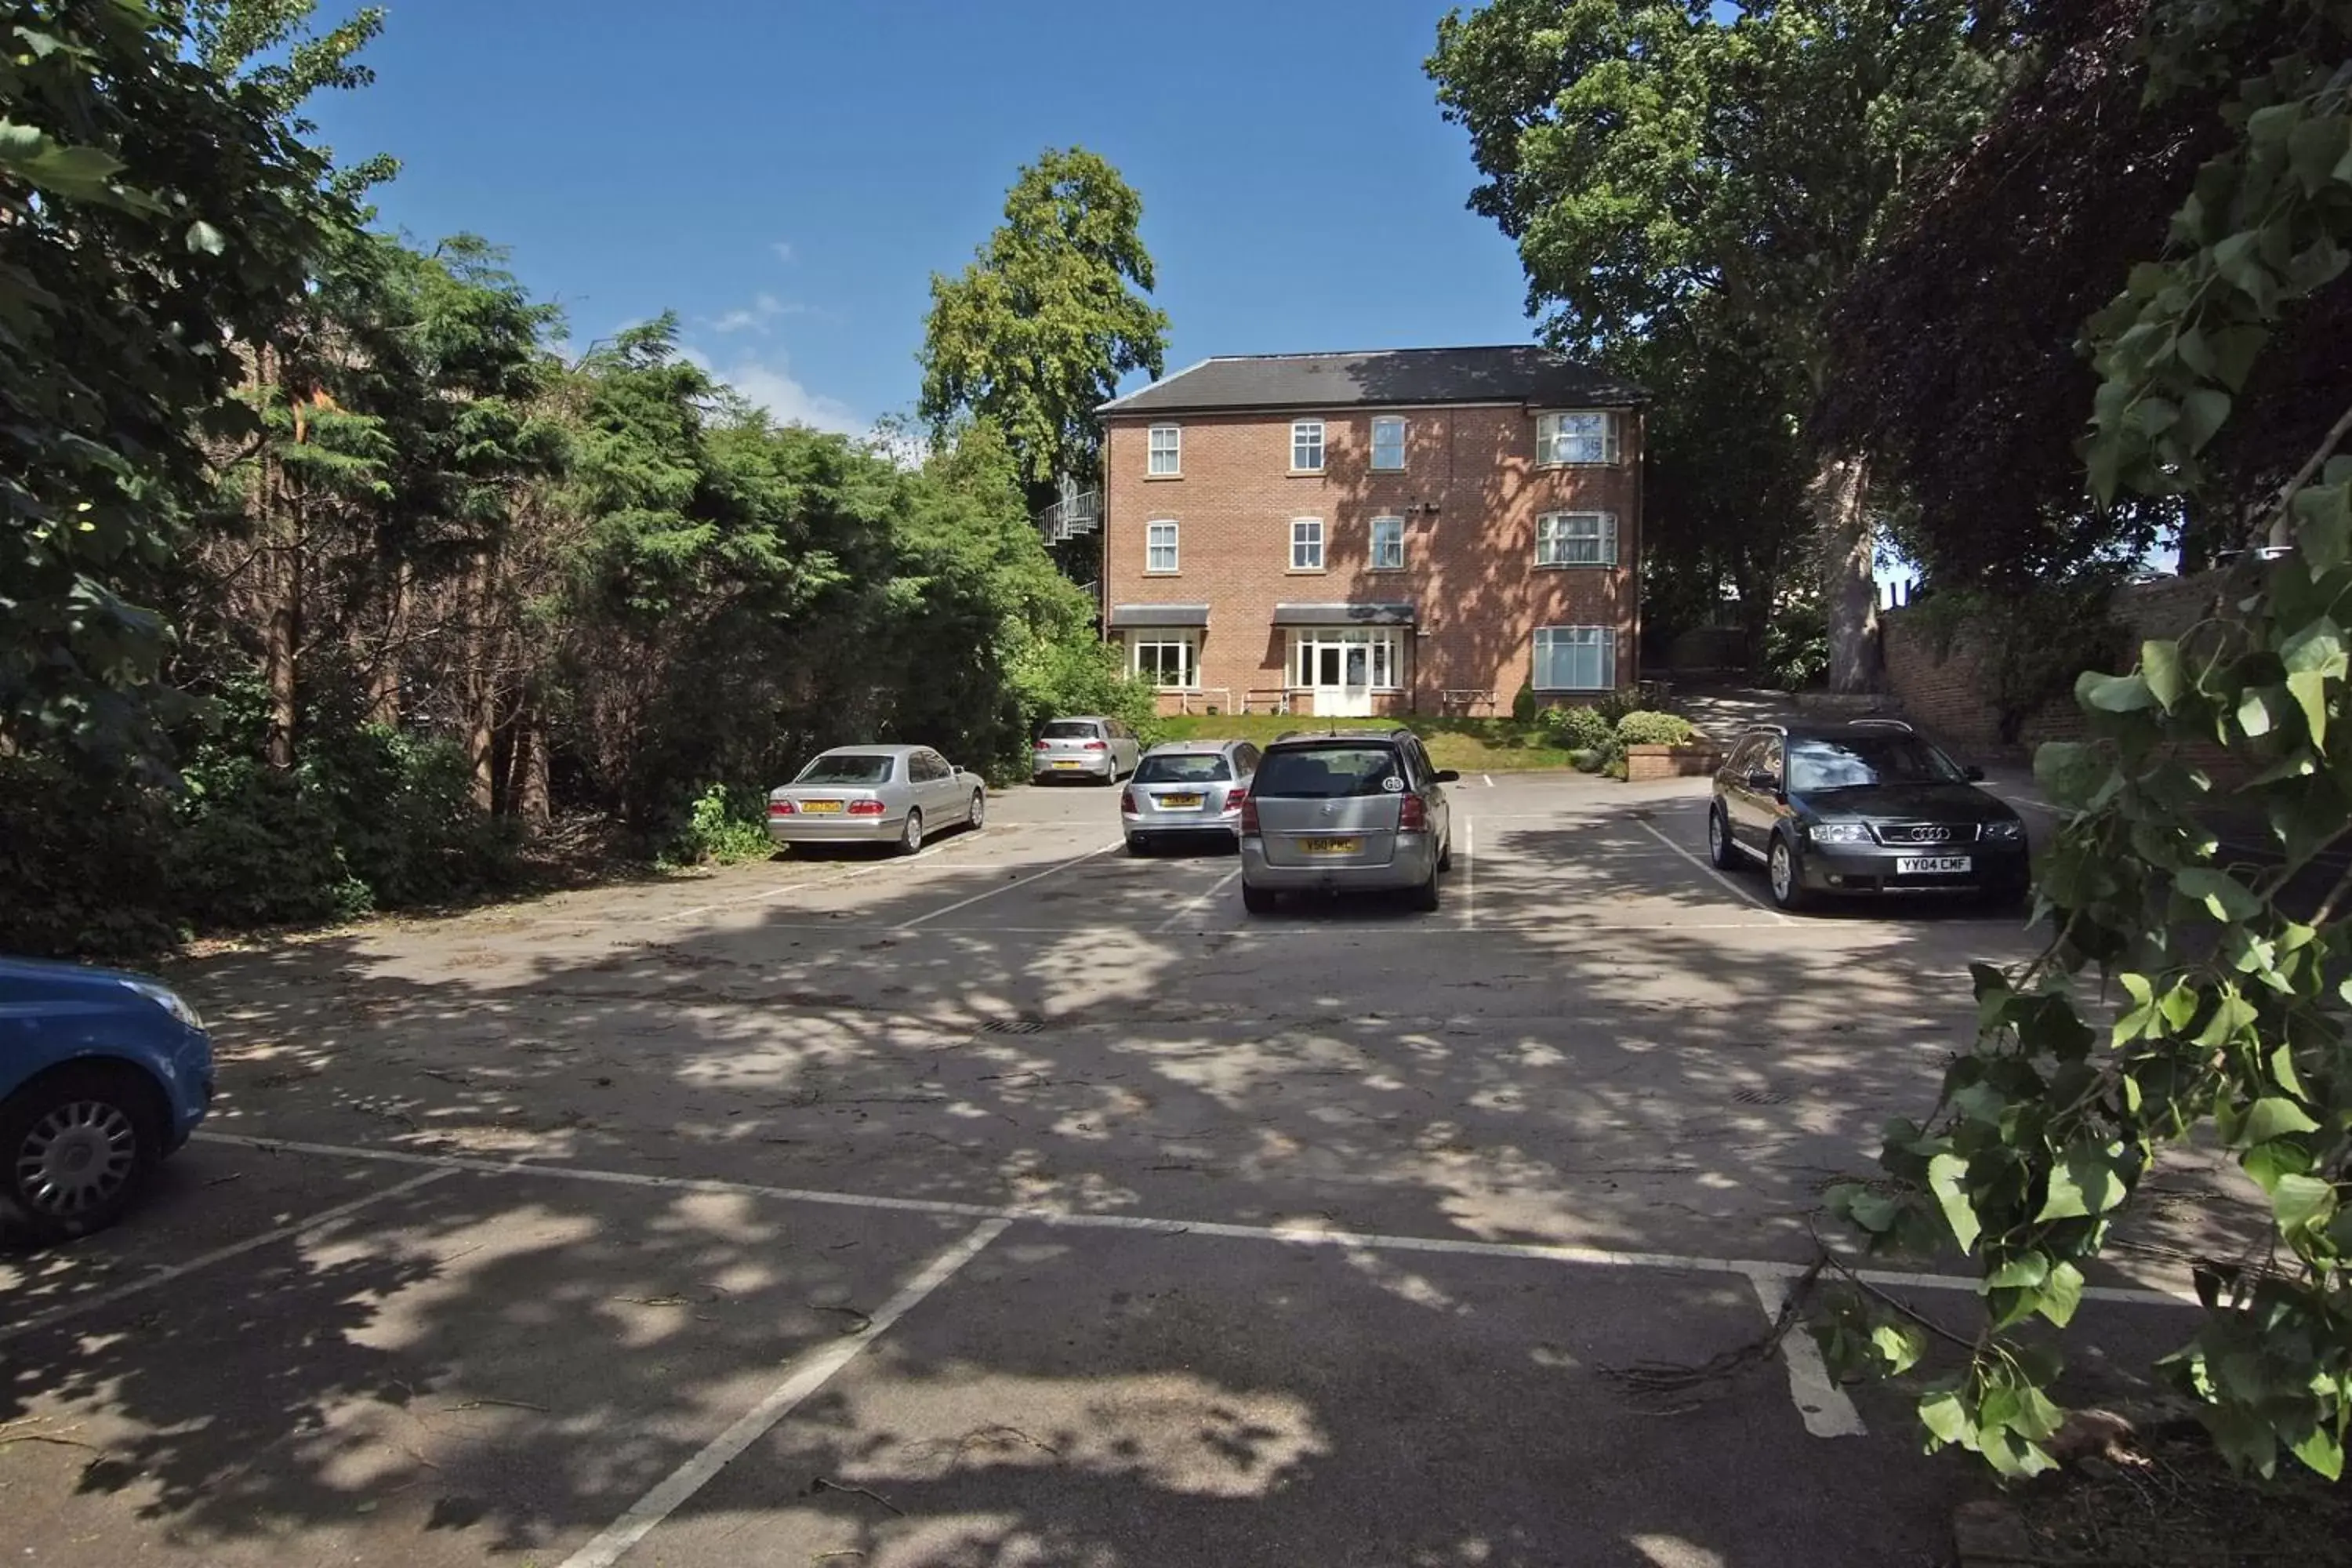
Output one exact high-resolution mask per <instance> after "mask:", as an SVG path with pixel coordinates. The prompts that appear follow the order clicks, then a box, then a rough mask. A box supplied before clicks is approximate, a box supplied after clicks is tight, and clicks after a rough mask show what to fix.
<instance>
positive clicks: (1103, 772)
mask: <svg viewBox="0 0 2352 1568" xmlns="http://www.w3.org/2000/svg"><path fill="white" fill-rule="evenodd" d="M1117 765H1118V764H1117V763H1115V762H1113V761H1112V759H1111V755H1110V753H1109V752H1104V753H1103V754H1102V755H1101V756H1099V757H1088V758H1086V759H1085V760H1084V761H1082V762H1080V763H1078V764H1077V765H1076V767H1069V768H1065V767H1058V766H1056V765H1055V764H1054V763H1046V764H1045V766H1044V767H1035V766H1032V767H1031V768H1030V770H1029V782H1030V783H1031V784H1043V783H1045V781H1046V780H1047V779H1107V778H1109V777H1111V776H1112V773H1113V770H1114V769H1115V768H1116V767H1117Z"/></svg>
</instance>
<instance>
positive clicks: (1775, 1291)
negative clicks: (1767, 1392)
mask: <svg viewBox="0 0 2352 1568" xmlns="http://www.w3.org/2000/svg"><path fill="white" fill-rule="evenodd" d="M1748 1283H1749V1284H1750V1285H1753V1286H1754V1287H1755V1288H1756V1300H1758V1301H1759V1303H1761V1304H1762V1306H1763V1308H1764V1316H1765V1318H1766V1319H1767V1320H1768V1321H1771V1322H1774V1323H1778V1322H1779V1321H1780V1312H1781V1310H1782V1309H1784V1308H1785V1307H1787V1306H1788V1304H1789V1283H1788V1281H1787V1279H1784V1278H1782V1277H1781V1276H1780V1275H1777V1274H1764V1273H1759V1272H1756V1271H1753V1270H1751V1271H1749V1273H1748ZM1780 1361H1781V1363H1782V1364H1783V1365H1785V1366H1787V1367H1788V1369H1789V1397H1790V1399H1793V1400H1795V1401H1796V1403H1797V1414H1798V1415H1801V1416H1803V1417H1804V1421H1805V1430H1806V1431H1808V1432H1811V1434H1812V1435H1813V1436H1816V1437H1864V1436H1869V1434H1870V1428H1869V1427H1867V1426H1864V1425H1863V1423H1862V1412H1861V1411H1859V1410H1856V1409H1855V1408H1854V1407H1853V1400H1851V1399H1848V1398H1847V1397H1846V1395H1845V1390H1843V1389H1842V1388H1840V1387H1839V1386H1838V1385H1837V1384H1834V1383H1832V1382H1831V1381H1830V1369H1829V1367H1828V1365H1827V1364H1826V1363H1823V1362H1822V1347H1821V1346H1819V1345H1817V1344H1815V1343H1814V1342H1813V1336H1812V1335H1811V1334H1809V1333H1807V1332H1805V1331H1804V1327H1803V1325H1802V1324H1798V1325H1795V1326H1793V1327H1791V1328H1790V1331H1788V1332H1787V1333H1785V1334H1783V1335H1781V1336H1780Z"/></svg>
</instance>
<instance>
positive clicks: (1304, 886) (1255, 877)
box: [1242, 833, 1437, 893]
mask: <svg viewBox="0 0 2352 1568" xmlns="http://www.w3.org/2000/svg"><path fill="white" fill-rule="evenodd" d="M1436 869H1437V840H1436V839H1434V838H1433V837H1430V836H1429V835H1428V834H1425V833H1401V834H1398V835H1397V837H1396V854H1395V856H1394V858H1391V860H1390V861H1389V862H1388V864H1387V865H1385V866H1364V865H1351V864H1348V863H1346V862H1341V863H1339V864H1336V865H1315V864H1308V865H1299V866H1277V865H1275V864H1274V863H1273V862H1271V861H1269V860H1268V859H1267V858H1265V840H1264V839H1263V838H1244V839H1243V840H1242V881H1243V882H1244V883H1245V884H1246V885H1248V886H1250V887H1253V888H1265V889H1269V890H1270V891H1273V892H1277V893H1312V892H1328V893H1377V892H1385V891H1393V890H1394V889H1399V888H1418V887H1420V886H1421V885H1422V884H1423V882H1426V881H1428V880H1429V879H1430V878H1431V877H1432V876H1433V874H1435V872H1436Z"/></svg>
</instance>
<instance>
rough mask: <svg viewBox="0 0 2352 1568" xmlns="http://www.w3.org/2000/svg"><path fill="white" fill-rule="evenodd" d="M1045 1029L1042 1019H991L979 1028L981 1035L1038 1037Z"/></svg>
mask: <svg viewBox="0 0 2352 1568" xmlns="http://www.w3.org/2000/svg"><path fill="white" fill-rule="evenodd" d="M980 1032H981V1033H982V1034H983V1035H1038V1034H1043V1033H1044V1032H1045V1019H1043V1018H991V1019H990V1020H989V1021H988V1022H987V1023H985V1024H982V1026H980Z"/></svg>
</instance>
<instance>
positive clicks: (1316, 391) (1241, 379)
mask: <svg viewBox="0 0 2352 1568" xmlns="http://www.w3.org/2000/svg"><path fill="white" fill-rule="evenodd" d="M1648 400H1649V394H1648V392H1646V391H1645V390H1643V388H1642V387H1639V386H1636V385H1634V384H1633V383H1631V382H1626V381H1620V380H1618V379H1617V378H1616V377H1614V376H1611V375H1605V374H1602V373H1601V372H1600V371H1597V370H1595V369H1593V368H1592V367H1591V366H1590V365H1585V364H1580V363H1577V362H1576V361H1575V360H1572V359H1570V358H1568V357H1566V356H1565V355H1562V354H1557V353H1552V352H1551V351H1550V350H1549V349H1546V348H1538V347H1537V346H1536V345H1535V344H1533V343H1505V344H1500V345H1497V346H1496V347H1493V348H1465V349H1375V350H1371V351H1370V352H1367V353H1326V354H1237V355H1233V356H1230V357H1225V358H1219V359H1207V360H1202V362H1201V363H1199V364H1196V365H1193V366H1192V367H1191V368H1190V369H1186V370H1180V371H1178V372H1177V373H1176V374H1173V375H1171V376H1163V377H1162V378H1161V379H1160V380H1158V381H1155V382H1153V383H1152V384H1150V386H1146V387H1142V388H1140V389H1139V390H1137V391H1134V392H1130V393H1129V394H1128V395H1126V396H1124V397H1115V398H1113V399H1111V400H1110V401H1109V402H1108V403H1106V404H1104V405H1102V406H1101V408H1100V409H1099V410H1098V412H1100V413H1103V414H1175V413H1194V412H1206V411H1211V410H1217V409H1248V408H1346V407H1381V406H1391V407H1418V406H1426V405H1431V404H1444V403H1522V404H1527V405H1532V406H1536V407H1543V408H1560V407H1582V408H1592V407H1602V408H1608V407H1629V406H1632V405H1635V404H1639V403H1645V402H1647V401H1648Z"/></svg>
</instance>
